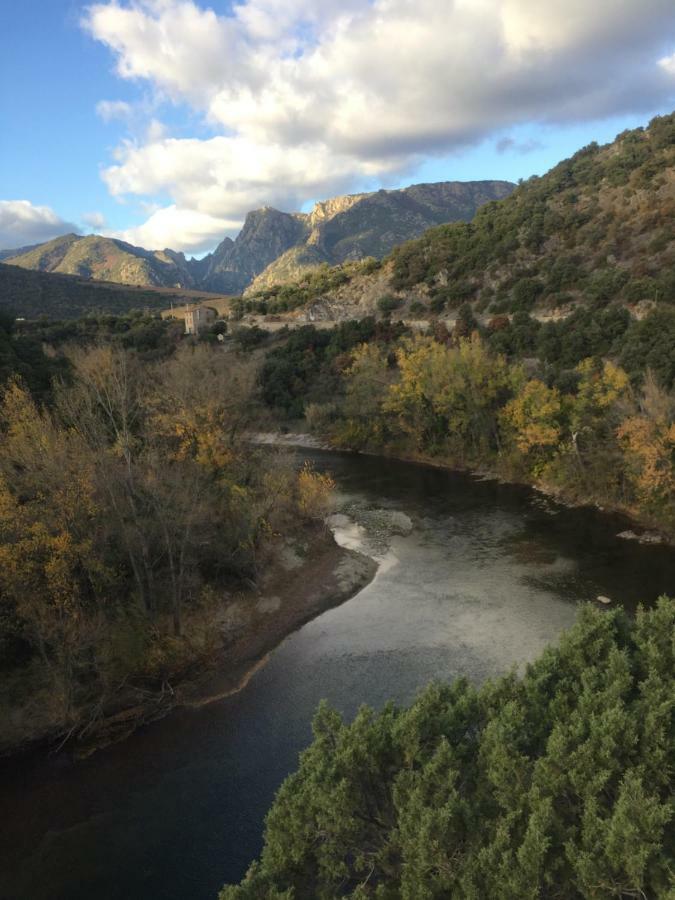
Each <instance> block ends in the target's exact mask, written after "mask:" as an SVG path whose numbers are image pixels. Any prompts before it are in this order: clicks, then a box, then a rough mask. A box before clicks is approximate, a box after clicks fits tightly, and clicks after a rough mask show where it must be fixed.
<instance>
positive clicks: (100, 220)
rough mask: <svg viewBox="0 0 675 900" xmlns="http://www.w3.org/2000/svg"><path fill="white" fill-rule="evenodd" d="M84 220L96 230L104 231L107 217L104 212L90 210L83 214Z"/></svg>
mask: <svg viewBox="0 0 675 900" xmlns="http://www.w3.org/2000/svg"><path fill="white" fill-rule="evenodd" d="M82 221H83V222H84V224H85V225H88V226H89V227H90V228H93V229H94V231H102V230H103V229H104V228H105V227H106V218H105V216H104V215H103V213H102V212H88V213H84V214H83V215H82Z"/></svg>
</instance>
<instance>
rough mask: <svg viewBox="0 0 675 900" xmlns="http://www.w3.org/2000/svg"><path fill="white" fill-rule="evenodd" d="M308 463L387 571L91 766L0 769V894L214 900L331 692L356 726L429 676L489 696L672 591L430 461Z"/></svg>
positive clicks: (236, 868) (661, 555)
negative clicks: (505, 678)
mask: <svg viewBox="0 0 675 900" xmlns="http://www.w3.org/2000/svg"><path fill="white" fill-rule="evenodd" d="M299 452H300V455H301V458H304V457H308V456H309V457H311V458H312V459H313V460H314V462H315V465H316V466H317V468H320V469H323V470H326V471H330V472H331V473H332V474H333V476H334V478H335V480H336V482H337V486H338V490H339V502H338V506H339V511H340V512H341V514H342V515H343V516H344V518H340V519H338V520H337V522H338V523H339V527H336V535H337V538H338V540H339V541H341V542H343V543H345V544H347V545H349V546H356V547H359V548H361V549H362V550H364V551H365V552H368V553H370V554H371V555H373V556H375V557H376V558H377V559H378V560H379V562H380V569H379V571H378V574H377V576H376V577H375V580H374V581H373V582H372V583H371V584H370V585H369V586H368V587H366V588H365V589H364V590H362V591H361V592H360V593H359V594H357V595H356V596H355V597H354V598H352V599H351V600H350V601H348V602H347V603H345V604H343V605H342V606H341V607H338V608H337V609H333V610H330V611H329V612H326V613H324V614H323V615H321V616H319V617H318V618H317V619H315V620H314V621H312V622H310V623H309V624H307V625H305V626H304V627H303V628H302V629H300V630H299V631H297V632H296V633H295V634H293V635H291V636H290V637H289V638H287V639H286V640H285V641H284V642H283V643H282V644H281V646H280V647H279V648H278V649H277V650H276V651H275V652H274V653H273V654H272V655H271V657H270V659H269V662H268V664H267V665H266V666H264V667H263V668H261V669H260V670H259V671H258V672H257V674H256V675H255V676H254V677H253V678H252V679H251V681H250V682H249V684H248V685H247V687H246V688H245V689H244V690H242V691H241V692H240V693H239V694H237V695H235V696H233V697H230V698H227V699H225V700H221V701H219V702H217V703H212V704H210V705H208V706H204V707H201V708H198V709H185V710H179V711H177V712H175V713H173V714H172V715H170V716H169V717H167V718H166V719H164V720H162V721H160V722H156V723H154V724H153V725H150V726H148V727H146V728H144V729H142V730H141V731H139V732H138V733H137V734H135V735H133V736H132V737H131V738H130V739H128V740H127V741H126V742H124V743H122V744H118V745H116V746H113V747H109V748H107V749H106V750H103V751H100V752H99V753H97V754H96V755H95V756H93V757H91V758H90V759H88V760H85V761H82V762H76V763H73V762H71V761H70V760H69V759H68V757H67V756H66V755H61V756H56V757H51V758H47V759H45V758H44V757H38V756H35V757H31V758H27V759H21V760H13V761H12V760H6V761H4V762H3V763H2V764H0V767H1V772H0V900H85V898H86V900H91V898H92V897H95V898H96V900H178V898H180V900H215V898H216V897H217V893H218V890H219V888H220V887H221V885H222V884H223V883H224V882H226V881H236V880H239V879H240V878H241V876H242V875H243V874H244V872H245V870H246V868H247V866H248V864H249V862H250V861H251V860H252V859H253V858H254V857H255V856H256V855H257V854H258V853H259V851H260V847H261V837H262V822H263V817H264V814H265V812H266V810H267V809H268V807H269V805H270V803H271V801H272V798H273V796H274V793H275V791H276V789H277V788H278V786H279V784H280V783H281V781H282V780H283V778H284V777H285V776H286V775H287V774H288V773H289V772H290V771H292V770H293V769H295V767H296V764H297V757H298V753H299V751H300V750H301V749H302V748H303V747H305V746H306V745H307V743H308V742H309V740H310V723H311V718H312V714H313V711H314V709H315V707H316V705H317V703H318V702H319V700H320V699H321V698H323V697H326V698H328V700H329V701H330V702H331V703H332V704H333V705H334V706H335V707H336V708H337V709H339V710H340V711H341V712H342V713H344V714H345V715H346V716H352V715H353V714H354V712H355V710H356V709H357V708H358V706H359V705H360V704H361V703H368V704H371V705H374V706H376V707H378V706H381V705H382V704H383V703H384V702H385V701H386V700H387V699H389V698H393V699H394V700H396V701H399V702H408V701H410V700H411V699H412V698H413V697H414V696H415V694H416V692H417V691H419V689H420V688H421V687H422V686H423V685H424V684H426V683H427V682H428V681H429V680H430V679H433V678H437V679H452V678H454V677H456V676H458V675H465V676H467V677H469V678H470V679H472V680H474V681H475V682H481V681H483V680H484V679H485V678H488V677H491V676H494V675H498V674H500V673H502V672H505V671H507V670H509V669H510V668H511V667H513V666H517V667H522V666H523V665H524V664H525V663H526V662H527V661H528V660H532V659H534V658H535V657H536V656H537V655H538V654H539V653H540V652H541V650H542V649H543V648H544V647H545V646H546V644H548V643H549V642H551V641H554V640H555V639H556V637H557V636H558V635H559V633H560V632H561V630H562V629H564V628H567V627H568V626H569V625H571V623H572V622H573V620H574V616H575V607H576V605H577V604H578V603H579V602H580V601H584V600H594V598H596V597H597V596H598V595H600V594H602V595H606V596H608V597H610V598H612V601H613V603H614V604H615V605H619V604H622V605H624V606H626V607H627V608H629V609H631V610H633V609H634V608H635V606H636V604H637V603H638V602H640V601H643V602H645V603H652V602H653V601H654V600H655V599H656V597H657V596H658V595H659V594H660V593H665V592H669V593H673V592H674V591H675V552H673V550H671V549H669V548H666V547H661V546H643V545H639V544H637V543H635V542H629V541H625V540H622V539H619V538H617V537H616V534H617V532H619V531H621V530H622V529H623V528H625V527H626V523H625V522H622V521H621V520H619V519H617V518H616V517H613V516H608V515H604V514H602V513H600V512H598V511H596V510H593V509H568V508H565V507H561V506H558V505H557V504H555V503H554V502H552V501H550V500H549V499H547V498H545V497H543V496H541V495H539V494H537V493H536V492H533V491H530V490H528V489H526V488H521V487H516V486H509V485H501V484H498V483H497V482H493V481H481V480H479V479H476V478H473V477H471V476H469V475H464V474H458V473H451V472H445V471H442V470H438V469H433V468H430V467H425V466H417V465H412V464H407V463H401V462H395V461H384V460H381V459H376V458H370V457H360V456H350V455H346V454H345V455H342V454H333V453H324V452H320V451H299ZM394 512H396V513H403V514H404V515H403V516H397V515H392V513H394ZM406 516H407V517H408V518H409V519H410V521H411V523H412V530H411V531H410V532H409V533H405V532H407V531H408V528H406V527H403V526H401V523H404V525H405V517H406Z"/></svg>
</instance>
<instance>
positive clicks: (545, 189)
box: [251, 113, 675, 319]
mask: <svg viewBox="0 0 675 900" xmlns="http://www.w3.org/2000/svg"><path fill="white" fill-rule="evenodd" d="M411 190H414V189H411ZM354 209H358V207H355V208H354ZM351 212H352V210H350V211H348V212H346V213H345V215H350V214H351ZM327 231H329V229H327ZM352 233H353V232H352ZM338 245H339V246H344V244H341V243H340V242H338ZM333 252H334V251H333ZM277 265H278V263H277ZM338 274H339V275H340V277H339V278H337V277H336V276H337V275H338ZM346 276H348V277H346ZM256 283H257V282H256ZM260 296H261V298H262V299H261V300H260V301H259V305H263V304H264V308H265V309H266V310H267V311H268V312H278V311H281V312H283V311H286V310H289V309H292V308H293V307H298V306H301V305H305V306H309V312H308V316H309V317H310V318H312V319H318V318H349V317H357V318H358V317H360V316H363V315H368V314H370V313H373V312H377V311H378V302H379V301H381V300H382V298H386V304H385V306H388V307H389V309H396V310H397V311H396V315H397V316H398V315H401V316H403V317H406V316H408V315H410V317H411V318H423V317H424V316H425V315H428V314H432V315H435V314H443V313H444V312H448V313H449V312H451V311H453V310H455V311H456V310H457V309H458V308H459V307H460V306H462V305H463V304H465V303H470V304H471V305H472V306H473V307H474V311H475V312H477V313H483V314H487V315H488V316H489V315H495V314H500V313H514V312H518V311H522V312H530V311H533V312H535V313H537V315H539V316H540V317H546V316H550V317H554V318H555V317H560V316H564V315H566V314H567V313H568V312H569V311H570V310H571V309H573V308H574V307H575V306H577V305H580V304H581V305H587V306H589V307H593V308H596V309H599V308H603V307H604V306H607V305H608V304H610V305H611V304H614V305H623V306H627V307H631V308H633V309H635V310H636V311H637V312H638V314H641V313H640V310H644V309H646V308H648V307H650V306H653V305H654V303H671V304H672V303H675V113H674V114H671V115H668V116H661V117H657V118H655V119H653V120H652V121H651V122H650V123H649V126H648V127H647V128H637V129H635V130H632V131H625V132H623V133H622V134H620V135H618V136H617V138H616V139H615V140H614V141H613V142H612V143H610V144H607V145H605V146H598V144H595V143H593V144H589V145H588V146H587V147H584V148H583V149H581V150H579V151H578V153H576V154H575V155H574V156H572V157H571V158H570V159H567V160H564V161H563V162H561V163H559V164H558V165H557V166H555V167H554V168H553V169H551V170H550V171H549V172H548V173H546V174H545V175H543V176H541V177H536V176H534V177H532V178H530V179H528V180H527V181H525V182H524V183H522V184H520V185H519V186H518V187H517V188H516V189H515V190H514V191H513V192H512V193H510V195H509V196H508V197H506V198H505V199H503V200H501V201H499V202H490V203H487V204H485V205H483V206H481V208H480V209H479V210H478V212H477V213H476V215H475V217H474V218H473V219H472V221H471V222H458V223H455V224H446V225H440V226H437V227H435V228H431V229H429V230H428V231H426V232H425V233H424V234H423V235H422V236H421V237H419V238H417V239H415V240H412V241H408V242H407V243H403V244H401V245H400V246H398V247H396V248H395V249H394V250H393V251H392V252H391V254H390V255H389V257H387V258H386V259H385V260H384V262H383V264H382V265H381V266H377V267H372V266H371V267H368V268H366V269H363V267H362V268H361V269H359V268H358V267H356V268H354V269H353V271H350V272H347V273H345V272H344V271H342V272H340V271H339V270H335V271H334V270H328V271H325V272H323V274H322V276H321V279H317V278H314V279H310V278H308V277H306V276H301V277H300V278H299V279H297V280H296V282H295V283H294V284H286V285H284V286H283V287H279V288H274V287H270V288H268V289H267V290H266V291H264V292H263V291H261V292H260ZM251 303H252V304H253V306H255V300H254V299H253V300H252V301H251ZM385 306H383V305H381V304H380V306H379V309H380V310H381V311H382V310H383V309H384V308H385Z"/></svg>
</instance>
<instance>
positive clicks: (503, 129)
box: [0, 0, 675, 254]
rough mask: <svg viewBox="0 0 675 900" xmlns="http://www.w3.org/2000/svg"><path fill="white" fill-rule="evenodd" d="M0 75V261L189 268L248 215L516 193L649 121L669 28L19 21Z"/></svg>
mask: <svg viewBox="0 0 675 900" xmlns="http://www.w3.org/2000/svg"><path fill="white" fill-rule="evenodd" d="M495 22H497V23H498V24H497V25H495ZM0 60H1V62H0V65H1V67H2V71H1V75H2V93H1V95H0V101H1V105H2V131H1V134H0V248H1V247H2V246H17V245H20V244H22V243H29V242H32V241H33V240H42V239H46V238H48V237H51V236H53V235H54V234H55V233H58V232H59V230H61V231H65V230H69V229H70V228H72V227H75V228H77V229H80V230H83V231H89V230H97V231H103V232H105V233H109V234H115V235H119V236H122V237H125V238H127V239H130V240H133V241H135V242H137V243H141V244H143V245H145V246H164V245H169V246H173V247H175V248H176V249H183V250H185V251H186V252H188V253H197V254H198V253H202V252H204V251H205V250H207V249H209V248H210V247H212V246H213V245H214V244H215V243H217V241H218V239H219V238H221V237H222V236H223V235H224V234H225V233H229V234H234V233H236V230H237V228H238V227H239V225H240V223H241V221H242V218H243V215H244V214H245V212H246V210H247V209H250V208H254V207H256V206H260V205H264V204H270V205H275V206H278V207H280V208H283V209H289V210H292V209H299V208H307V207H308V206H309V205H311V203H312V202H313V200H315V199H323V198H325V197H327V196H332V195H334V194H336V193H343V192H346V191H350V190H362V189H370V188H376V187H379V186H385V187H397V186H403V185H406V184H410V183H413V182H416V181H439V180H451V179H459V180H468V179H479V178H501V179H509V180H517V179H518V178H520V177H527V176H528V175H531V174H541V173H543V172H545V171H546V170H547V169H548V168H550V167H551V166H552V165H553V164H555V163H556V162H557V161H558V160H560V159H561V158H564V157H566V156H569V155H570V154H571V153H573V152H574V151H575V150H576V149H578V148H579V147H580V146H583V145H584V144H586V143H588V142H589V141H591V140H597V141H599V142H605V141H608V140H611V139H612V138H613V137H614V135H615V134H616V133H617V132H619V131H621V130H623V129H624V128H630V127H635V126H637V125H640V124H645V123H646V121H647V120H648V119H649V118H650V117H651V115H653V114H657V113H659V114H660V113H668V112H670V111H671V110H672V108H673V101H674V99H675V7H673V5H672V0H640V2H639V3H638V2H635V3H633V2H632V0H597V2H596V4H594V6H593V7H590V6H589V5H588V4H586V3H585V0H584V2H583V3H582V2H581V0H566V2H564V3H563V2H562V0H560V2H558V0H549V3H548V4H541V3H534V0H463V2H461V3H456V4H454V5H453V4H451V3H450V2H449V0H418V2H417V3H415V4H411V3H409V2H408V0H390V2H389V3H387V4H386V6H385V5H384V2H383V0H373V2H371V3H364V2H359V0H351V2H350V0H341V2H339V3H338V2H332V0H283V2H282V0H245V2H243V3H242V4H241V5H240V6H239V7H237V8H235V9H233V8H232V6H231V5H230V4H229V3H218V2H213V3H212V4H210V5H209V4H207V3H205V2H201V0H195V2H192V0H118V2H108V0H103V2H100V3H98V4H96V5H95V6H94V7H88V6H87V4H84V3H78V2H73V0H40V2H38V0H23V2H22V3H21V4H18V3H12V4H6V5H5V8H4V10H3V15H2V30H1V31H0ZM101 101H109V102H112V103H114V104H115V105H114V107H109V108H108V110H109V111H110V110H112V111H113V112H115V113H116V114H115V115H112V116H110V115H107V116H106V114H105V109H103V110H102V109H101V107H100V106H99V104H100V103H101ZM97 108H98V110H99V111H98V112H97ZM16 201H27V203H25V204H23V205H21V206H17V205H16ZM3 204H4V205H3ZM12 204H14V205H12ZM90 214H96V215H95V217H94V218H89V216H90ZM91 222H94V223H95V225H96V228H95V229H93V228H92V225H91V224H90V223H91Z"/></svg>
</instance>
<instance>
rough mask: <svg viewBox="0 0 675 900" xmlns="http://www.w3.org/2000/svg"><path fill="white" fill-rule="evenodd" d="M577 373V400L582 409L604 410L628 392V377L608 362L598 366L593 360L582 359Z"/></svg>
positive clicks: (620, 369)
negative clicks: (578, 379)
mask: <svg viewBox="0 0 675 900" xmlns="http://www.w3.org/2000/svg"><path fill="white" fill-rule="evenodd" d="M577 372H579V374H580V375H581V379H580V381H579V387H578V391H577V398H578V402H579V404H580V405H581V406H583V407H590V408H596V409H599V410H605V409H607V408H608V407H610V406H611V405H612V404H613V403H616V401H617V400H618V399H620V398H621V397H622V396H625V395H626V394H627V393H628V391H629V388H630V381H629V378H628V375H626V373H625V372H624V370H623V369H622V368H620V367H619V366H616V365H614V363H613V362H610V361H609V360H605V361H604V362H603V363H602V365H601V366H598V364H597V363H596V361H595V360H593V359H584V360H583V361H582V362H580V363H579V365H578V366H577Z"/></svg>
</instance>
